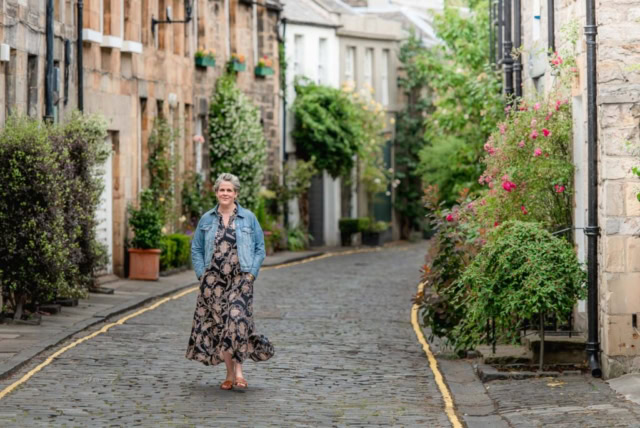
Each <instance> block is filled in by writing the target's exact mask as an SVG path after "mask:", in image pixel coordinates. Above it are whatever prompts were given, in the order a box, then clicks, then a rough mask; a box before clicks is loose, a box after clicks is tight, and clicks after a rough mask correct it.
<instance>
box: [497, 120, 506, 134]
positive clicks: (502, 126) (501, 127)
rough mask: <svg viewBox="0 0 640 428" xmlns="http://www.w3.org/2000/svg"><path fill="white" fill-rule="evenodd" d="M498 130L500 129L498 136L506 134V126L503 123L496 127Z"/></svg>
mask: <svg viewBox="0 0 640 428" xmlns="http://www.w3.org/2000/svg"><path fill="white" fill-rule="evenodd" d="M498 128H499V129H500V135H504V133H505V132H507V125H505V124H504V123H501V124H500V125H498Z"/></svg>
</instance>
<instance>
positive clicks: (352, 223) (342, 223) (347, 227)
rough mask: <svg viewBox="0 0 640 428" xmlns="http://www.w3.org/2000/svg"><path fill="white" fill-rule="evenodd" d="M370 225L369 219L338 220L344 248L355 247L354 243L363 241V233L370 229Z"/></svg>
mask: <svg viewBox="0 0 640 428" xmlns="http://www.w3.org/2000/svg"><path fill="white" fill-rule="evenodd" d="M369 223H370V220H369V219H368V218H367V217H360V218H341V219H340V220H338V229H340V240H341V241H342V246H343V247H349V246H351V245H354V242H359V241H361V233H362V232H363V231H364V230H367V229H368V228H369ZM354 235H355V236H354ZM358 235H360V236H358Z"/></svg>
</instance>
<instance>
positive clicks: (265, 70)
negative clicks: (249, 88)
mask: <svg viewBox="0 0 640 428" xmlns="http://www.w3.org/2000/svg"><path fill="white" fill-rule="evenodd" d="M273 73H274V71H273V68H272V67H267V66H264V65H258V66H256V68H255V74H256V76H260V77H265V76H271V75H272V74H273Z"/></svg>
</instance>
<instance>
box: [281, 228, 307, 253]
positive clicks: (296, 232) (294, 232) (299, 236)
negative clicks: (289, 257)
mask: <svg viewBox="0 0 640 428" xmlns="http://www.w3.org/2000/svg"><path fill="white" fill-rule="evenodd" d="M311 239H313V237H312V236H311V235H310V234H309V233H308V232H307V231H305V230H304V229H303V228H301V227H299V226H297V227H291V228H289V229H287V249H288V250H289V251H302V250H305V249H307V248H309V241H310V240H311Z"/></svg>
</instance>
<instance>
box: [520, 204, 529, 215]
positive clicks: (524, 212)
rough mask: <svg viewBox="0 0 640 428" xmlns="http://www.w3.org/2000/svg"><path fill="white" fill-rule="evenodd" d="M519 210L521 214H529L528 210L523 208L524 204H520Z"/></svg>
mask: <svg viewBox="0 0 640 428" xmlns="http://www.w3.org/2000/svg"><path fill="white" fill-rule="evenodd" d="M520 211H522V214H524V215H527V214H529V211H527V209H526V208H525V206H524V205H522V206H521V207H520Z"/></svg>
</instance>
